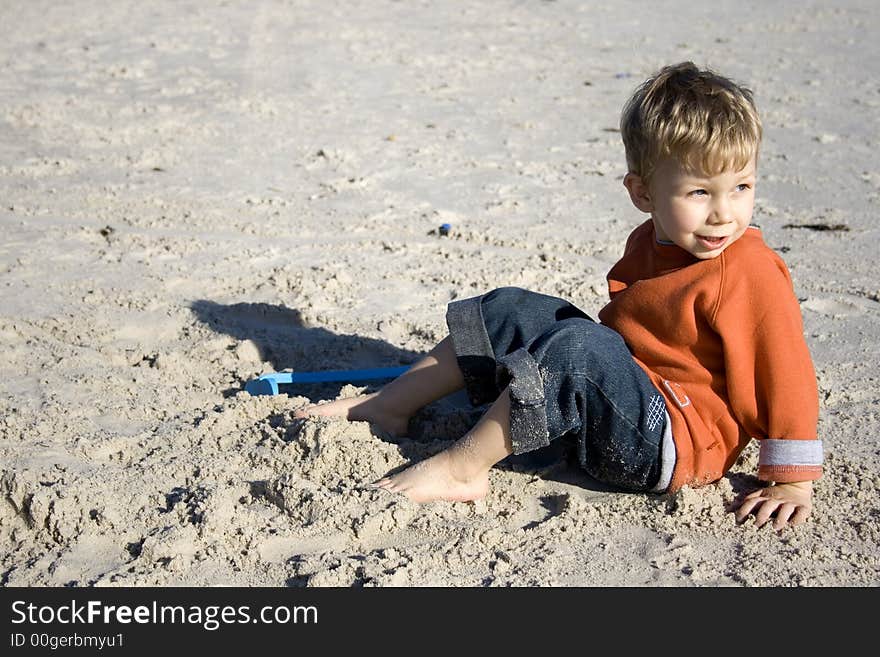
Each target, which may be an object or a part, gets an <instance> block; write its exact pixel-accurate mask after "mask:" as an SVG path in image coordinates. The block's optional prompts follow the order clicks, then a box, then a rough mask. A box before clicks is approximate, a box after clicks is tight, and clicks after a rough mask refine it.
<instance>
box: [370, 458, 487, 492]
mask: <svg viewBox="0 0 880 657" xmlns="http://www.w3.org/2000/svg"><path fill="white" fill-rule="evenodd" d="M371 487H373V488H381V489H382V490H387V491H389V492H391V493H402V494H404V495H406V496H407V497H408V498H409V499H411V500H412V501H413V502H431V501H434V500H446V501H447V502H472V501H474V500H479V499H481V498H483V497H486V495H487V494H488V493H489V472H488V470H480V471H479V472H478V473H477V474H475V475H473V476H470V475H469V476H462V473H461V469H460V468H459V466H458V463H457V461H456V459H455V457H454V456H453V455H452V454H450V452H449V450H446V451H444V452H440V453H439V454H435V455H434V456H432V457H431V458H429V459H426V460H424V461H421V462H420V463H416V464H415V465H413V466H410V467H409V468H407V469H406V470H404V471H402V472H398V473H397V474H395V475H391V476H390V477H383V478H382V479H380V480H379V481H377V482H375V483H373V484H371Z"/></svg>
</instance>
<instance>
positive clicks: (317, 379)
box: [244, 367, 409, 396]
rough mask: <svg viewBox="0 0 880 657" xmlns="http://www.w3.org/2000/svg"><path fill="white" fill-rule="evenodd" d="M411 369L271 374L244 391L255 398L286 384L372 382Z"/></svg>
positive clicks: (276, 391)
mask: <svg viewBox="0 0 880 657" xmlns="http://www.w3.org/2000/svg"><path fill="white" fill-rule="evenodd" d="M408 369H409V367H376V368H373V369H370V370H326V371H323V372H270V373H269V374H263V375H261V376H260V377H258V378H256V379H253V380H252V381H248V382H247V383H246V384H245V386H244V390H245V392H247V393H250V394H251V395H253V396H257V395H277V394H278V386H279V385H280V384H285V383H330V382H334V381H346V382H349V381H370V380H375V379H393V378H395V377H398V376H400V375H401V374H403V373H404V372H406V371H407V370H408Z"/></svg>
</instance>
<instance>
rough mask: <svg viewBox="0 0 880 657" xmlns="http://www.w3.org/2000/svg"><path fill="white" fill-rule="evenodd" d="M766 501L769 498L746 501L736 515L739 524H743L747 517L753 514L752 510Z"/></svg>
mask: <svg viewBox="0 0 880 657" xmlns="http://www.w3.org/2000/svg"><path fill="white" fill-rule="evenodd" d="M766 501H767V498H764V497H757V498H752V499H747V500H746V501H744V502H743V503H742V504H741V505H740V507H739V508H738V509H737V510H736V514H735V515H736V520H737V522H742V521H743V520H745V519H746V517H747V516H748V515H749V514H750V513H751V512H752V509H754V508H755V507H756V506H758V505H760V504H762V503H763V502H766Z"/></svg>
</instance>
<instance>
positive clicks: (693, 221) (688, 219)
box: [669, 203, 702, 231]
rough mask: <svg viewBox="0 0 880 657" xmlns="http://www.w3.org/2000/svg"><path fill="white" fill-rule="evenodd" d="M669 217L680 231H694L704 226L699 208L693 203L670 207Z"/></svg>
mask: <svg viewBox="0 0 880 657" xmlns="http://www.w3.org/2000/svg"><path fill="white" fill-rule="evenodd" d="M669 217H670V219H671V220H672V223H673V224H674V225H675V227H676V228H678V229H679V230H685V231H689V230H694V229H695V228H697V227H699V226H700V225H701V224H702V219H701V217H702V215H701V213H700V211H699V207H698V206H696V205H694V204H692V203H674V204H672V205H671V206H670V212H669Z"/></svg>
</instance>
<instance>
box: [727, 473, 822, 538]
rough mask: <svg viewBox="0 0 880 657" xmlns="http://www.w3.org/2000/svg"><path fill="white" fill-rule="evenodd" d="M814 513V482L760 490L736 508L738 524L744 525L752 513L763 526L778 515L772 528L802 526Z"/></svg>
mask: <svg viewBox="0 0 880 657" xmlns="http://www.w3.org/2000/svg"><path fill="white" fill-rule="evenodd" d="M812 510H813V482H812V481H797V482H791V483H787V484H776V485H774V486H768V487H767V488H760V489H758V490H756V491H754V492H752V493H749V494H748V495H746V496H745V497H744V498H743V500H742V502H740V503H739V508H738V509H736V514H735V515H736V521H737V522H743V521H744V520H745V519H746V517H748V515H749V514H750V513H754V514H755V524H756V525H757V526H758V527H762V526H763V525H764V524H766V523H767V522H768V521H769V520H770V518H771V517H773V516H774V514H775V519H774V521H773V529H775V530H776V531H779V530H780V529H782V528H783V527H786V526H787V525H800V524H801V523H802V522H804V521H805V520H806V519H807V517H808V516H809V515H810V512H811V511H812Z"/></svg>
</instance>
